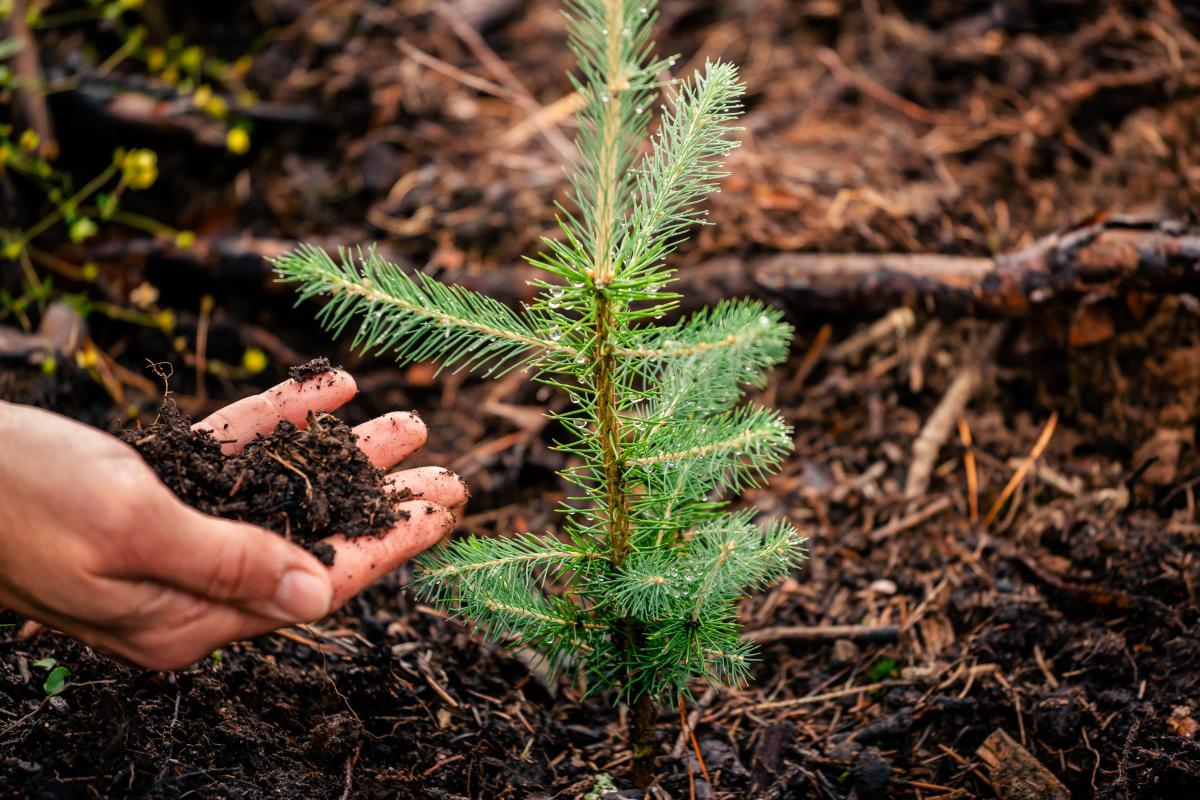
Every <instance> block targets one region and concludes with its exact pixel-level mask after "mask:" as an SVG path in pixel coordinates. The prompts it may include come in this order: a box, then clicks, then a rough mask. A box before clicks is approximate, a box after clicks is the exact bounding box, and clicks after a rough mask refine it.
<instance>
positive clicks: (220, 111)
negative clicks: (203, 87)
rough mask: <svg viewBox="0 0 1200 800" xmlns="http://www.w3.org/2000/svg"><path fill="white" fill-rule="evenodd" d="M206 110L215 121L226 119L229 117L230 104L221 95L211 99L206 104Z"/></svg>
mask: <svg viewBox="0 0 1200 800" xmlns="http://www.w3.org/2000/svg"><path fill="white" fill-rule="evenodd" d="M204 110H205V111H207V112H208V115H209V116H210V117H212V118H213V119H225V117H227V116H229V104H228V103H226V102H225V98H224V97H221V96H220V95H213V96H212V97H211V98H209V100H208V102H207V103H205V104H204Z"/></svg>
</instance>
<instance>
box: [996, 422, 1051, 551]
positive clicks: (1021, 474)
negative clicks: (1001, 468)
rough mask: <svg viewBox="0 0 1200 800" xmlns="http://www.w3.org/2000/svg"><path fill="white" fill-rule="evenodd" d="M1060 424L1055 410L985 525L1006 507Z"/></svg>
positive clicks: (999, 498) (997, 501) (1006, 485)
mask: <svg viewBox="0 0 1200 800" xmlns="http://www.w3.org/2000/svg"><path fill="white" fill-rule="evenodd" d="M1057 425H1058V412H1057V411H1055V412H1054V413H1052V414H1051V415H1050V419H1048V420H1046V424H1045V425H1044V426H1043V427H1042V432H1041V433H1040V434H1038V438H1037V441H1036V442H1034V444H1033V449H1032V450H1030V451H1029V455H1027V456H1026V457H1025V460H1024V461H1023V462H1021V466H1020V467H1018V468H1017V471H1016V472H1015V473H1013V476H1012V477H1011V478H1009V480H1008V483H1006V484H1005V485H1004V489H1003V490H1002V491H1001V492H1000V496H999V497H997V498H996V502H994V503H992V507H991V508H990V509H989V510H988V513H987V515H986V516H985V517H984V518H983V527H985V528H986V527H987V526H989V525H991V524H992V520H994V519H995V518H996V515H997V514H999V513H1000V509H1002V508H1004V504H1005V503H1006V502H1008V498H1010V497H1012V493H1013V492H1015V491H1016V490H1017V487H1018V486H1020V485H1021V482H1022V481H1024V480H1025V476H1026V475H1027V474H1028V473H1029V470H1030V468H1032V467H1033V463H1034V462H1035V461H1037V460H1038V458H1039V457H1040V456H1041V455H1042V451H1044V450H1045V449H1046V446H1047V445H1049V444H1050V439H1051V437H1053V436H1054V428H1055V427H1056V426H1057Z"/></svg>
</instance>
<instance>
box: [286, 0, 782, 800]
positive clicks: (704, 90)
mask: <svg viewBox="0 0 1200 800" xmlns="http://www.w3.org/2000/svg"><path fill="white" fill-rule="evenodd" d="M654 19H655V11H654V3H652V2H642V1H641V0H638V2H623V1H622V0H568V2H567V24H568V32H569V37H570V46H571V48H572V50H573V52H574V53H575V54H576V56H577V57H578V59H579V73H578V75H577V76H574V77H573V81H574V82H575V86H576V88H577V90H578V91H579V92H580V94H581V96H582V98H583V100H584V104H583V107H582V109H581V111H580V112H579V133H578V136H577V142H576V143H577V148H578V156H577V159H576V162H575V163H574V164H573V165H572V169H571V172H570V182H571V187H572V190H573V197H572V203H571V205H570V206H569V207H563V209H562V212H561V228H562V235H561V236H560V237H557V238H554V239H549V240H547V241H546V242H545V248H546V249H545V252H544V253H543V254H541V255H540V256H538V257H536V258H533V259H531V263H533V264H535V265H536V266H538V267H540V268H541V269H542V270H544V271H545V273H546V277H545V279H544V280H542V281H538V282H537V284H536V285H537V287H538V289H539V290H540V293H539V295H538V298H537V300H536V302H534V303H533V304H532V305H529V306H524V307H522V309H521V310H520V311H519V312H518V311H514V310H512V309H510V308H508V307H507V306H505V305H503V304H501V303H499V302H497V301H495V300H493V299H491V298H488V297H486V296H483V295H480V294H477V293H474V292H471V291H469V290H467V289H464V288H462V287H459V286H449V285H444V284H442V283H439V282H438V281H436V280H434V279H432V278H430V277H428V276H426V275H423V274H419V273H418V274H408V273H406V272H404V271H403V270H401V269H400V268H398V267H396V266H394V265H391V264H388V263H386V262H384V261H382V260H381V259H380V258H378V257H377V256H376V255H375V254H374V253H373V252H365V253H364V252H357V253H354V254H342V255H341V257H340V259H339V260H337V261H335V260H334V259H332V258H330V257H329V256H328V255H327V254H326V253H325V252H324V251H322V250H319V249H317V248H314V247H308V246H302V247H300V248H298V249H297V250H296V251H295V252H293V253H290V254H288V255H286V256H284V257H282V258H280V259H278V260H277V261H276V262H275V266H276V269H277V272H278V274H279V276H280V278H281V279H282V280H284V281H291V282H294V283H296V284H297V285H298V290H299V293H300V296H301V299H302V300H303V299H308V298H312V297H322V298H324V299H325V305H324V306H323V308H322V309H321V311H320V313H319V318H320V319H321V320H322V321H323V322H324V324H325V325H326V326H327V327H328V328H330V329H332V330H333V331H334V332H338V333H340V332H341V331H342V330H343V329H344V328H345V327H346V326H347V325H348V324H350V323H351V322H352V321H358V331H357V334H356V338H355V343H356V344H357V345H359V346H361V347H363V348H366V349H371V350H375V351H378V352H380V353H390V354H391V355H393V356H394V357H395V358H396V359H397V360H398V361H401V362H406V361H430V360H432V361H439V362H441V364H442V365H443V366H445V367H449V368H453V369H458V368H469V369H475V370H479V371H482V372H483V373H484V374H485V375H498V374H501V373H503V372H505V371H507V370H510V369H513V368H523V369H526V370H529V371H531V372H532V373H533V374H534V376H535V378H536V379H537V380H538V381H541V382H543V383H545V384H547V385H550V386H553V387H556V388H558V389H560V390H562V391H563V392H566V393H567V394H568V396H569V398H570V401H571V405H570V407H569V408H568V410H566V411H563V412H560V413H555V414H553V415H552V416H553V417H554V418H555V419H556V420H558V421H559V422H561V423H562V427H563V428H564V429H565V431H566V434H565V435H564V437H563V438H562V439H561V440H560V441H558V442H557V443H556V446H557V447H558V448H559V449H561V450H562V451H564V452H566V453H568V454H570V456H572V457H573V458H572V459H571V461H572V462H573V463H574V464H576V465H575V466H571V467H569V468H567V469H565V470H564V471H563V473H562V476H563V477H564V478H565V479H566V480H567V481H569V482H570V484H571V485H573V486H575V487H577V492H576V496H574V497H571V498H569V499H568V501H567V503H565V504H564V506H563V508H562V512H563V515H564V523H563V526H562V535H561V536H552V535H547V534H534V533H519V534H517V535H515V536H513V537H512V538H504V539H492V538H480V537H474V536H473V537H469V538H465V539H459V540H457V541H454V542H452V543H451V544H449V545H448V546H446V547H444V548H442V549H441V550H439V551H437V552H435V553H434V554H432V555H430V556H428V557H426V558H425V559H423V561H422V564H421V566H422V568H423V572H422V575H421V577H420V578H419V582H420V589H421V591H422V592H424V593H425V594H426V595H427V596H428V597H430V598H432V599H433V600H435V601H439V602H442V603H444V604H446V605H448V606H450V607H451V608H452V609H453V610H454V611H455V612H456V613H457V614H459V615H460V616H462V617H464V618H466V619H469V620H472V621H474V622H476V623H478V624H479V625H481V626H482V627H483V628H484V629H485V630H486V631H488V632H489V634H490V635H492V636H493V637H495V638H496V639H499V640H502V641H505V642H509V643H513V644H519V645H521V646H525V647H529V648H532V649H534V650H536V651H538V652H539V653H540V654H541V655H542V656H543V657H544V658H545V659H546V660H547V662H548V663H549V664H550V665H551V666H552V667H555V668H559V669H562V670H565V671H570V672H571V673H572V674H573V675H576V676H581V677H583V678H584V679H585V680H586V685H587V687H588V689H589V691H601V690H604V689H609V688H611V689H615V690H616V692H617V696H618V697H619V698H621V699H623V700H625V701H627V702H629V703H630V704H631V713H630V715H629V719H630V739H631V742H630V744H631V746H632V748H633V754H634V764H633V778H634V781H635V783H636V784H637V785H638V786H644V785H646V784H647V783H648V782H649V781H650V780H651V779H652V778H653V773H654V769H655V763H656V755H657V752H658V743H657V741H656V739H655V734H654V721H655V716H656V713H657V708H658V704H659V703H660V702H661V701H663V700H669V701H671V702H672V703H674V702H675V701H677V699H678V698H679V697H681V696H687V695H688V694H689V691H690V688H689V687H690V685H691V684H692V683H693V682H694V681H695V680H696V679H703V680H707V681H709V682H712V683H718V684H719V683H728V682H733V681H739V680H741V679H743V678H744V677H745V675H746V672H747V666H748V662H749V659H750V657H751V655H752V650H751V646H750V645H749V644H748V643H746V642H744V641H743V640H742V638H741V636H740V626H739V624H738V621H737V613H736V605H735V604H736V601H737V599H738V598H739V597H740V596H742V595H743V594H745V593H746V592H747V591H749V590H753V589H755V588H757V587H760V586H761V585H763V584H764V583H766V582H768V581H771V580H773V579H775V578H777V577H779V576H781V575H783V574H784V573H786V572H787V571H788V570H789V569H790V568H791V567H792V566H793V565H794V564H795V563H796V562H797V560H798V559H799V558H800V557H801V546H802V541H801V540H800V538H799V537H798V536H797V534H796V532H795V531H794V529H793V528H792V527H791V526H790V525H789V524H787V523H786V522H785V521H775V522H769V523H766V524H758V523H756V522H755V521H754V519H753V515H752V513H750V512H747V511H730V510H729V509H728V508H727V507H726V500H725V499H724V498H726V497H728V495H729V494H730V493H732V492H736V491H738V490H740V489H742V488H744V487H746V486H748V485H751V484H753V483H755V482H757V481H759V480H761V479H762V478H763V477H764V476H765V475H767V474H768V473H770V472H772V471H773V470H774V469H775V468H776V467H777V466H778V464H779V462H780V460H781V459H782V458H783V456H784V455H785V453H786V452H787V451H788V450H789V449H790V447H791V431H790V429H789V428H788V426H787V425H786V424H785V423H784V421H783V419H782V418H781V416H780V415H779V413H778V412H776V411H773V410H769V409H766V408H762V407H758V406H755V405H752V404H747V403H743V402H742V395H743V393H744V391H745V390H746V388H747V387H755V386H759V385H761V382H762V381H763V376H764V373H765V371H766V370H767V369H769V368H771V367H772V366H774V365H775V364H777V363H779V362H780V361H781V360H783V358H784V357H785V355H786V353H787V346H788V342H789V339H790V335H791V330H790V328H789V327H788V326H787V325H786V324H784V323H783V322H782V321H781V319H780V315H779V314H778V312H776V311H775V310H773V309H770V308H767V307H766V306H764V305H763V304H761V303H758V302H755V301H749V300H738V301H726V302H723V303H721V304H719V305H717V306H715V307H713V308H710V309H706V310H704V311H701V312H699V313H696V314H694V315H692V316H691V317H688V318H685V319H683V320H681V321H679V322H676V323H674V324H658V322H657V321H658V320H660V319H662V318H663V316H664V315H666V314H667V313H669V312H671V311H672V310H673V309H674V308H675V307H676V305H677V302H678V297H679V296H678V295H676V294H672V293H670V292H668V291H667V290H666V286H667V284H668V283H669V282H670V280H671V277H672V270H671V269H670V267H668V266H667V263H666V258H667V256H669V254H670V253H671V252H672V251H673V250H674V249H675V247H676V246H677V245H678V243H679V242H680V241H681V239H682V238H683V237H684V236H685V235H686V232H687V230H688V229H689V228H690V227H691V226H692V225H693V224H696V223H702V222H703V217H704V215H705V214H706V212H705V211H703V210H702V209H700V208H699V205H700V203H701V201H702V200H703V199H704V198H705V196H706V195H707V194H708V193H710V192H712V191H717V184H718V182H719V180H720V179H721V177H722V176H723V175H724V173H723V172H722V171H721V170H722V165H723V161H724V158H725V156H726V155H728V153H729V151H730V150H731V149H732V148H733V147H734V146H735V141H734V139H733V138H732V135H731V131H732V130H733V129H732V128H731V127H730V125H731V123H732V122H733V120H734V119H736V117H737V116H738V114H739V112H740V106H739V97H740V95H741V91H742V87H741V85H740V84H739V82H738V78H737V70H736V68H735V67H733V66H732V65H730V64H727V63H720V62H717V63H709V64H707V65H706V66H705V68H704V70H703V71H701V72H698V73H696V74H695V75H693V76H692V77H691V78H690V79H689V80H688V81H686V82H683V83H679V84H675V83H674V82H671V84H670V86H671V91H670V92H669V95H670V96H669V97H668V98H666V100H665V102H664V103H663V107H662V112H661V117H660V119H659V121H658V125H657V129H656V130H655V133H654V135H653V136H652V137H650V147H649V148H648V149H643V147H642V145H643V144H644V143H645V139H646V134H647V131H648V129H649V128H650V120H651V117H652V114H651V106H652V105H653V104H655V103H656V102H657V101H658V94H659V90H660V89H661V88H662V83H661V76H663V75H667V74H669V70H670V68H671V67H672V66H673V65H674V63H675V59H674V58H671V59H659V58H656V57H654V55H653V54H652V49H651V46H650V44H649V37H650V29H651V27H652V25H653V23H654ZM552 586H553V587H556V590H555V591H551V590H550V587H552Z"/></svg>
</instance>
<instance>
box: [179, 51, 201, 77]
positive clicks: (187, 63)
mask: <svg viewBox="0 0 1200 800" xmlns="http://www.w3.org/2000/svg"><path fill="white" fill-rule="evenodd" d="M203 62H204V51H203V50H201V49H200V48H199V47H197V46H195V45H192V46H191V47H185V48H184V49H183V52H182V53H180V54H179V66H181V67H183V68H184V69H185V70H187V71H188V72H195V71H197V70H198V69H200V65H201V64H202V63H203Z"/></svg>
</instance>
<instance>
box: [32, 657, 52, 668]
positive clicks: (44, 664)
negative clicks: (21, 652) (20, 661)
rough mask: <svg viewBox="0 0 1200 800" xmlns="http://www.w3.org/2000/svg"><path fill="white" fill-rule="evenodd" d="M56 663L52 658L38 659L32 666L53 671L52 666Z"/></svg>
mask: <svg viewBox="0 0 1200 800" xmlns="http://www.w3.org/2000/svg"><path fill="white" fill-rule="evenodd" d="M57 663H58V661H56V660H55V659H53V658H39V659H38V660H37V661H35V662H33V666H35V667H37V668H38V669H54V666H55V665H56V664H57Z"/></svg>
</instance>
